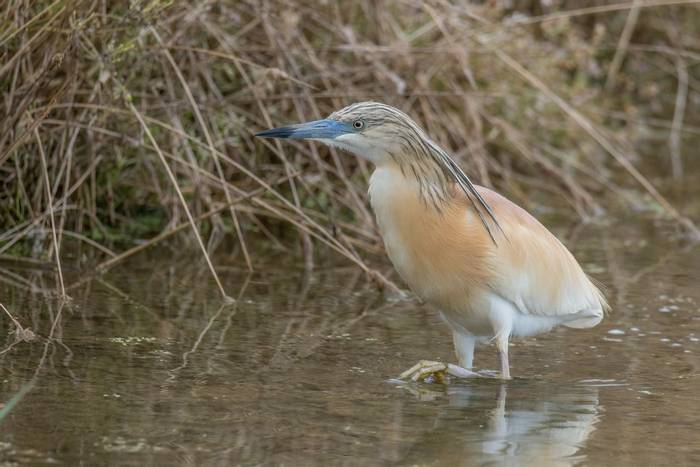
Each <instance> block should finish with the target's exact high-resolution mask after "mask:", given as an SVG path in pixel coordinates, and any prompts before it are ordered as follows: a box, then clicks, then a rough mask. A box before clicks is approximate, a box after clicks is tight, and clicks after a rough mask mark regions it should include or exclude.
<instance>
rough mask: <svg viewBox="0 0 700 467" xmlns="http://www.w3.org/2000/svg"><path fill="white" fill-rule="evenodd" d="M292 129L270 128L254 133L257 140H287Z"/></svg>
mask: <svg viewBox="0 0 700 467" xmlns="http://www.w3.org/2000/svg"><path fill="white" fill-rule="evenodd" d="M292 133H293V129H292V128H289V127H282V128H271V129H269V130H264V131H260V132H258V133H255V136H257V137H258V138H289V137H290V136H292Z"/></svg>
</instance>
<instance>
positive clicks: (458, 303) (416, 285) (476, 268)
mask: <svg viewBox="0 0 700 467" xmlns="http://www.w3.org/2000/svg"><path fill="white" fill-rule="evenodd" d="M370 197H371V203H372V208H373V209H374V212H375V215H376V218H377V224H378V226H379V231H380V233H381V235H382V238H383V240H384V245H385V247H386V251H387V254H388V255H389V258H390V259H391V261H392V263H393V264H394V267H395V268H396V270H397V271H398V272H399V274H400V275H401V277H402V278H403V279H404V281H406V283H407V284H408V285H409V287H411V289H413V291H414V292H416V293H417V294H418V295H419V296H420V297H421V298H423V299H424V300H427V301H429V302H432V303H433V304H435V305H436V306H438V307H440V308H441V309H443V310H464V309H465V307H469V302H470V301H473V300H474V297H476V296H478V295H479V294H480V293H482V292H483V291H484V290H486V288H487V284H488V281H489V278H488V270H487V267H486V261H485V259H486V255H487V252H488V248H489V243H488V237H486V238H484V232H483V228H482V229H478V228H474V225H473V222H472V220H471V219H470V218H469V217H470V215H469V213H468V212H467V210H466V209H465V207H464V205H463V204H462V203H457V202H455V203H450V202H447V203H446V204H445V205H444V206H442V207H441V209H440V210H437V209H436V208H435V207H434V206H431V205H429V204H426V203H425V202H424V201H422V200H421V198H420V188H419V186H417V183H416V184H412V183H411V181H410V180H407V179H405V178H403V176H402V175H400V174H398V175H397V174H396V173H382V172H381V171H380V169H378V170H377V172H375V174H374V175H373V176H372V179H371V181H370ZM477 227H478V225H477Z"/></svg>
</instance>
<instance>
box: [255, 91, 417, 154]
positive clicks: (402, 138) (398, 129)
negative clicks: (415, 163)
mask: <svg viewBox="0 0 700 467" xmlns="http://www.w3.org/2000/svg"><path fill="white" fill-rule="evenodd" d="M420 134H422V131H421V130H420V128H419V127H418V126H417V125H416V124H415V123H414V122H413V121H412V120H411V119H410V118H409V117H408V115H406V114H405V113H403V112H401V111H400V110H398V109H395V108H394V107H391V106H388V105H385V104H380V103H378V102H360V103H357V104H352V105H349V106H348V107H345V108H344V109H341V110H338V111H337V112H333V113H332V114H331V115H330V116H329V117H328V118H325V119H323V120H315V121H313V122H307V123H300V124H297V125H290V126H285V127H280V128H273V129H271V130H265V131H262V132H260V133H257V134H256V135H255V136H260V137H263V138H290V139H307V140H312V141H319V142H321V143H325V144H327V145H329V146H334V147H338V148H340V149H345V150H346V151H349V152H352V153H354V154H356V155H358V156H360V157H363V158H365V159H367V160H369V161H370V162H373V163H374V164H376V165H383V164H384V163H386V162H388V161H390V160H392V159H393V157H392V156H395V155H397V154H399V153H400V152H402V150H404V149H405V146H406V145H407V144H410V140H413V139H417V138H418V137H419V135H420Z"/></svg>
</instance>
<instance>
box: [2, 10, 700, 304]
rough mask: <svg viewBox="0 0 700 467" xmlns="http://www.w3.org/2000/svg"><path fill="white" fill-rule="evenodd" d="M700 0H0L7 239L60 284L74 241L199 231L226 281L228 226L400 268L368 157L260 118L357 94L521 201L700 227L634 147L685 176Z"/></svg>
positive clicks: (138, 239)
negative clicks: (379, 226)
mask: <svg viewBox="0 0 700 467" xmlns="http://www.w3.org/2000/svg"><path fill="white" fill-rule="evenodd" d="M698 3H700V2H698V1H690V0H689V1H652V0H646V1H637V0H635V1H631V2H622V3H610V2H596V1H586V2H575V4H574V2H564V1H556V0H554V1H551V2H547V5H546V6H542V3H541V2H538V1H535V0H521V1H511V2H505V1H504V2H500V1H487V2H479V3H476V2H475V3H470V2H446V1H431V2H420V1H416V0H406V1H395V2H374V1H369V0H367V1H357V2H303V1H296V0H289V1H279V2H276V1H272V2H259V1H252V0H251V1H235V0H234V1H216V2H214V1H208V0H197V1H193V2H184V1H131V2H109V1H107V0H102V1H83V0H55V1H29V0H8V1H6V2H4V4H3V6H0V92H1V93H2V106H1V107H0V109H1V110H0V112H2V117H1V118H0V258H3V257H13V258H19V259H21V260H25V261H28V262H32V261H41V262H51V263H52V264H54V265H55V268H56V269H57V273H58V280H57V290H58V291H59V293H60V294H61V295H66V294H69V293H70V289H71V284H64V279H63V276H62V274H61V270H62V264H61V258H62V256H64V255H62V254H61V252H62V251H64V250H65V249H66V248H67V246H66V245H79V246H80V251H81V252H82V253H81V255H79V256H77V257H76V255H71V258H77V261H74V262H77V263H78V265H79V266H80V267H82V268H89V269H91V270H95V271H98V272H99V271H104V270H106V269H107V268H109V267H111V266H113V265H114V264H118V263H119V262H120V261H122V260H124V259H125V258H128V257H130V256H132V255H134V254H137V253H139V252H141V251H143V249H145V248H148V247H149V246H151V245H154V244H157V243H161V242H165V241H177V242H184V243H189V242H192V246H193V248H199V249H200V250H201V251H202V253H203V257H204V259H205V260H206V262H207V264H208V267H209V269H210V271H211V273H212V275H213V277H214V278H215V280H216V281H217V284H218V285H219V289H220V291H221V293H222V295H223V296H226V290H225V288H224V286H223V285H222V284H221V282H220V281H219V279H218V277H217V272H216V264H214V263H213V262H212V261H211V259H210V256H211V254H212V253H213V252H214V251H216V250H217V249H218V248H221V245H222V244H224V243H228V242H224V240H226V239H235V242H234V243H233V245H234V247H233V250H232V251H233V253H232V254H233V255H235V256H237V261H240V264H241V265H244V266H245V267H247V268H249V269H251V270H252V269H255V267H256V264H255V263H256V261H255V259H256V254H255V252H256V250H257V249H258V248H259V247H260V244H261V243H263V242H264V243H265V244H266V245H272V246H273V247H274V248H278V249H280V250H283V251H292V252H298V253H299V254H300V255H302V257H303V258H304V262H305V264H306V266H307V267H309V268H310V267H312V266H313V265H314V263H315V262H316V261H317V260H318V253H317V252H316V251H318V250H319V249H318V248H317V246H318V245H324V248H323V251H328V249H330V250H332V251H335V252H337V253H338V254H340V255H342V256H344V257H346V258H347V259H348V260H349V261H351V262H352V263H354V264H356V265H357V266H358V267H359V268H361V269H362V270H364V271H365V272H366V273H367V274H368V275H369V276H370V277H372V278H373V279H375V280H376V281H377V282H379V283H381V284H385V285H389V286H391V285H392V284H391V283H390V281H388V280H387V279H385V278H384V276H383V275H382V274H381V273H380V272H379V271H378V270H377V269H376V268H374V267H372V266H371V265H370V264H368V263H367V262H366V260H365V259H363V258H367V257H372V255H373V254H375V253H379V252H381V242H380V240H379V238H378V235H377V233H376V230H375V228H374V224H373V220H372V215H371V212H370V210H369V208H368V206H367V202H366V198H365V196H364V191H365V186H366V183H367V179H368V177H369V174H370V173H371V167H369V166H368V165H367V164H366V163H364V162H363V161H360V160H357V159H356V158H354V157H349V156H348V155H346V154H342V153H337V152H335V151H334V150H327V149H325V148H320V147H318V146H317V145H313V144H304V143H296V144H291V145H290V144H285V145H282V144H280V143H279V142H277V141H268V140H259V139H255V138H254V137H253V134H254V133H255V132H256V131H258V130H260V129H264V128H269V127H272V126H276V125H280V124H285V123H289V122H296V121H304V120H311V119H318V118H322V117H324V116H325V115H327V114H329V113H330V112H331V111H333V110H335V109H338V108H340V107H343V106H345V105H347V104H349V103H352V102H355V101H359V100H380V101H384V102H387V103H389V104H392V105H395V106H397V107H399V108H402V109H403V110H405V111H406V112H407V113H409V114H410V115H412V116H414V117H415V118H416V119H417V120H419V121H420V122H421V124H422V125H423V126H425V127H426V129H427V131H428V132H429V134H430V135H431V136H432V137H433V138H434V139H435V140H436V141H437V142H438V143H439V144H441V145H442V146H444V147H446V148H449V149H450V151H451V152H452V154H453V155H454V156H455V157H456V158H457V159H458V160H459V162H460V164H461V165H462V166H463V167H464V168H465V169H466V170H467V172H468V173H469V174H470V175H472V176H473V178H474V179H475V181H477V182H478V183H480V184H483V185H487V186H495V187H496V188H497V189H499V190H500V191H503V192H505V193H507V194H509V195H511V196H512V197H514V198H516V199H517V200H518V201H519V202H520V203H522V204H524V205H525V206H526V207H528V208H533V207H536V206H537V205H538V203H539V202H540V201H541V200H543V199H546V200H547V202H548V203H551V202H552V200H556V201H557V202H558V203H559V206H560V207H563V209H562V210H563V211H567V210H568V212H571V213H572V216H577V217H580V218H581V219H591V218H596V216H600V215H601V213H604V211H605V209H604V203H602V202H601V201H600V200H601V199H610V198H608V197H607V195H609V194H610V195H612V197H611V198H614V199H615V200H616V202H619V203H623V204H626V205H629V206H634V207H635V208H641V209H649V210H655V211H656V212H658V214H659V215H661V216H666V217H668V218H671V219H673V220H675V221H677V222H678V224H679V225H681V226H683V227H684V228H685V230H686V231H687V232H690V233H693V234H697V233H698V230H697V228H696V227H695V225H694V224H693V223H692V221H690V220H689V219H687V218H686V217H684V215H683V213H681V212H679V211H678V210H677V209H676V208H675V207H674V205H673V204H672V203H671V202H669V201H668V200H667V199H666V198H665V197H664V196H663V195H662V193H660V192H659V191H658V190H657V188H656V187H655V185H654V184H653V183H652V181H650V178H649V177H648V176H647V175H645V168H647V167H661V168H662V169H661V171H662V172H663V173H662V174H658V173H655V174H654V175H655V178H656V177H658V176H659V175H661V176H663V177H671V178H672V177H675V178H677V179H678V178H680V177H682V176H683V175H684V173H685V172H686V171H687V166H688V159H689V157H690V154H686V152H688V146H689V144H690V143H689V142H691V141H693V138H695V140H697V138H698V135H700V123H698V121H699V115H698V112H697V108H698V106H697V103H698V101H699V100H700V80H699V79H698V72H697V68H698V62H699V61H700V50H698V47H697V37H700V9H698V5H697V4H698ZM693 104H695V105H693ZM652 144H653V145H655V146H656V147H659V148H661V149H662V150H661V151H657V152H656V154H655V155H650V154H649V153H643V154H640V153H639V148H643V147H646V146H648V145H652ZM650 159H651V160H650ZM620 173H622V174H623V175H622V176H620V175H619V174H620ZM181 232H190V234H188V235H185V234H180V233H181ZM315 252H316V253H315ZM74 285H75V284H73V286H74Z"/></svg>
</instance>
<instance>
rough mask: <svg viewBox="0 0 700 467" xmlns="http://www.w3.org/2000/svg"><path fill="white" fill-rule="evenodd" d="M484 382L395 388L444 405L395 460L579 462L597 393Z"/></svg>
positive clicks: (595, 415)
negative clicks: (428, 425) (444, 401)
mask: <svg viewBox="0 0 700 467" xmlns="http://www.w3.org/2000/svg"><path fill="white" fill-rule="evenodd" d="M483 383H484V382H483V381H482V382H480V384H469V385H468V384H450V385H444V386H443V385H425V384H422V385H412V384H405V385H402V386H401V387H402V388H404V389H405V390H407V391H409V392H410V393H412V394H413V395H415V396H416V397H417V398H418V399H419V400H421V401H424V402H426V401H436V400H442V399H444V398H447V400H448V404H447V405H444V406H442V407H441V409H440V412H439V413H438V415H437V418H436V419H435V421H434V424H433V426H432V428H431V429H430V430H429V431H428V432H427V433H425V434H424V435H423V436H421V437H420V438H418V439H417V440H416V442H415V443H413V444H412V445H411V446H410V447H409V448H408V451H406V452H405V453H403V454H402V456H401V457H402V459H403V460H404V461H406V462H411V463H413V464H423V463H428V464H429V463H430V462H432V461H434V460H435V459H440V463H441V464H444V465H470V466H471V465H488V464H497V465H537V466H566V465H574V464H580V463H581V462H585V458H586V456H585V453H584V448H585V445H586V443H587V441H588V440H589V438H590V436H591V434H592V433H593V432H594V431H595V428H596V424H597V423H598V422H599V420H600V418H601V412H602V410H601V407H600V404H599V398H598V388H596V387H591V386H582V385H574V386H572V385H560V386H556V385H552V384H549V383H548V384H546V385H545V384H544V383H536V384H534V385H533V384H532V383H531V382H519V381H517V380H516V381H514V382H513V383H512V384H501V383H497V384H488V383H486V384H483ZM491 401H494V402H491ZM431 459H432V460H431Z"/></svg>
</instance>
